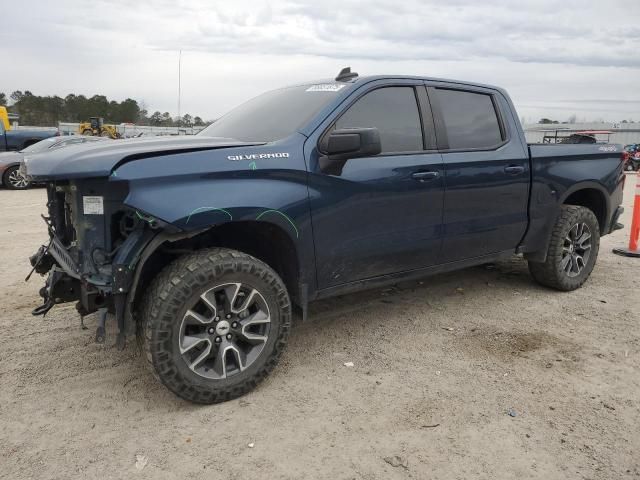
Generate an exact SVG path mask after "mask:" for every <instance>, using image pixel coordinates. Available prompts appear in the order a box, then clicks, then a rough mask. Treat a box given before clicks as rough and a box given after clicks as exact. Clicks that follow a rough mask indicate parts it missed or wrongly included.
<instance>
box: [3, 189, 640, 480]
mask: <svg viewBox="0 0 640 480" xmlns="http://www.w3.org/2000/svg"><path fill="white" fill-rule="evenodd" d="M632 183H633V179H632V178H628V181H627V185H628V186H627V192H626V196H625V207H626V209H627V212H626V213H625V218H624V219H623V221H624V222H625V223H626V224H628V223H629V222H630V212H631V207H632V201H633V197H632V193H633V191H632V188H631V187H630V186H629V184H632ZM44 202H45V192H44V190H43V189H34V190H30V191H26V192H11V191H6V190H0V245H1V246H2V249H1V251H0V302H1V303H2V305H3V308H2V310H0V331H1V332H2V333H1V334H0V425H1V427H2V428H1V429H0V478H10V479H18V478H39V479H49V478H60V479H70V478H101V479H107V478H125V477H129V478H131V477H130V476H131V475H134V476H135V477H136V478H154V479H156V478H158V479H163V478H167V479H174V478H190V479H200V478H202V479H204V478H207V479H216V478H220V479H249V478H269V479H275V478H287V479H288V478H291V479H306V478H314V479H315V478H327V479H361V478H362V479H396V478H416V479H436V478H437V479H445V478H447V479H448V478H459V479H468V478H486V479H501V478H540V479H556V478H557V479H560V478H562V479H564V478H588V479H614V478H615V479H618V478H640V402H639V400H638V398H640V374H639V367H640V340H639V338H640V324H639V320H640V298H639V297H638V295H637V293H636V292H637V291H636V290H635V288H637V285H638V277H639V274H640V260H636V259H628V258H622V257H618V256H615V255H613V254H612V253H611V248H612V247H614V246H621V245H625V244H626V242H627V238H628V237H627V235H628V231H629V230H628V225H627V227H626V228H625V230H623V231H619V232H616V233H615V234H613V235H610V236H608V237H605V238H604V239H603V241H602V244H601V251H600V258H599V260H598V264H597V266H596V269H595V271H594V273H593V275H592V276H591V279H590V280H589V281H588V282H587V284H586V285H585V286H584V287H583V288H581V289H580V290H578V291H575V292H572V293H559V292H555V291H551V290H547V289H544V288H542V287H539V286H537V285H536V284H534V283H533V282H532V280H531V279H530V277H529V275H528V273H527V268H526V265H525V263H524V262H523V261H521V260H520V259H517V258H514V259H513V260H510V261H505V262H502V263H498V264H496V265H492V266H485V267H477V268H471V269H467V270H464V271H461V272H456V273H451V274H446V275H440V276H435V277H431V278H429V279H426V280H424V281H421V282H411V283H406V284H400V285H398V286H396V287H394V288H391V289H384V290H375V291H370V292H364V293H360V294H357V295H351V296H348V297H341V298H337V299H332V300H328V301H322V302H319V303H316V304H314V305H313V306H312V308H311V315H310V321H309V322H306V323H304V324H298V325H296V327H295V328H294V330H293V333H292V335H291V338H290V342H289V348H288V351H287V352H286V353H285V355H284V357H283V360H282V362H281V364H280V365H279V367H278V368H277V369H276V370H275V372H274V373H273V374H272V375H271V377H270V378H269V379H267V381H266V382H264V383H263V384H262V385H260V387H259V388H258V389H257V390H255V391H254V392H252V393H250V394H249V395H247V396H245V397H243V398H241V399H239V400H234V401H231V402H227V403H225V404H221V405H214V406H208V407H202V406H194V405H191V404H188V403H186V402H184V401H182V400H180V399H178V398H176V397H174V396H173V395H172V394H171V393H169V392H168V391H167V390H165V389H164V388H163V387H162V386H161V385H159V384H158V383H156V382H155V380H154V379H153V378H152V376H151V375H150V373H149V372H148V371H147V369H146V366H145V365H144V362H143V359H142V357H141V355H140V352H139V351H138V350H137V347H136V345H135V342H130V344H129V345H128V347H127V350H126V351H125V352H118V351H117V350H116V349H115V347H114V346H113V344H112V342H113V339H114V335H113V329H112V330H111V332H110V333H111V336H110V339H111V344H110V345H108V346H100V345H96V344H95V343H94V342H93V337H94V333H95V325H96V318H95V316H91V317H88V318H87V319H86V323H87V325H88V326H89V329H88V330H81V329H80V322H79V318H78V316H77V314H76V313H75V309H74V307H73V305H68V306H61V307H57V308H54V309H53V310H52V311H51V312H50V313H49V314H48V315H47V316H46V317H45V318H44V319H43V318H41V317H32V316H31V313H30V312H31V309H32V308H34V307H35V306H37V305H38V304H39V297H38V295H37V291H38V289H39V288H40V286H41V285H42V279H41V278H40V277H39V276H37V275H36V276H35V277H33V278H32V279H31V280H30V281H29V282H28V283H26V284H25V283H24V277H25V275H26V273H27V272H28V266H27V256H28V255H30V254H32V253H33V252H34V251H35V250H36V248H37V247H38V245H39V244H40V243H41V242H43V241H44V240H45V230H44V225H43V223H42V221H41V219H40V218H39V213H40V212H42V211H43V210H44V208H43V205H44ZM347 362H353V364H354V366H353V367H346V366H344V364H345V363H347Z"/></svg>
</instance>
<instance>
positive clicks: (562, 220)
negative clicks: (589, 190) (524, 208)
mask: <svg viewBox="0 0 640 480" xmlns="http://www.w3.org/2000/svg"><path fill="white" fill-rule="evenodd" d="M599 248H600V227H599V224H598V219H597V218H596V216H595V215H594V213H593V212H592V211H591V210H589V209H588V208H585V207H579V206H575V205H563V206H562V207H561V210H560V215H559V216H558V219H557V220H556V224H555V226H554V227H553V232H552V234H551V240H550V242H549V247H548V249H547V259H546V261H545V262H531V261H530V262H529V271H530V272H531V275H532V276H533V278H534V279H535V280H536V281H537V282H538V283H540V284H542V285H545V286H547V287H551V288H555V289H557V290H563V291H570V290H575V289H576V288H579V287H580V286H582V284H583V283H584V282H586V280H587V279H588V278H589V275H591V271H592V270H593V267H594V265H595V263H596V259H597V257H598V250H599Z"/></svg>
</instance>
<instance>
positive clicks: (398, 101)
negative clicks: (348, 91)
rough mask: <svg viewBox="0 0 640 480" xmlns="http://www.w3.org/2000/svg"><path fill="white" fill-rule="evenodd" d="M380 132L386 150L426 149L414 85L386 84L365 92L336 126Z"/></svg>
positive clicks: (386, 151)
mask: <svg viewBox="0 0 640 480" xmlns="http://www.w3.org/2000/svg"><path fill="white" fill-rule="evenodd" d="M371 127H375V128H377V129H378V131H379V132H380V143H381V144H382V153H391V152H393V153H400V152H415V151H418V150H422V149H423V145H422V127H421V124H420V114H419V112H418V103H417V101H416V95H415V92H414V89H413V87H384V88H379V89H377V90H373V91H371V92H369V93H367V94H365V95H364V96H363V97H362V98H360V99H359V100H358V101H356V103H354V104H353V105H352V106H351V107H349V109H348V110H347V111H346V112H345V113H344V114H343V115H342V116H341V117H340V118H339V119H338V121H337V122H336V128H338V129H342V128H371Z"/></svg>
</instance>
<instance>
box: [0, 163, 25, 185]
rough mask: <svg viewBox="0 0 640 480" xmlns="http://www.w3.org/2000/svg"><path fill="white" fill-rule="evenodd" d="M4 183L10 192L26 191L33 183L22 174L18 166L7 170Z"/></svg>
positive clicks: (3, 179)
mask: <svg viewBox="0 0 640 480" xmlns="http://www.w3.org/2000/svg"><path fill="white" fill-rule="evenodd" d="M2 183H4V186H5V187H7V188H8V189H10V190H26V189H27V188H29V186H30V185H31V182H29V180H27V179H26V178H25V177H24V175H22V174H21V173H20V167H19V166H18V165H15V166H13V167H9V168H7V170H6V171H5V172H4V176H3V178H2Z"/></svg>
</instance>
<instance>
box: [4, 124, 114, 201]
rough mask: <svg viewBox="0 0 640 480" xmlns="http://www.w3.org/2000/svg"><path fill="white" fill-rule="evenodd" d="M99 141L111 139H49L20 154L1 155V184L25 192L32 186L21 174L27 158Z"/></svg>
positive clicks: (64, 137)
mask: <svg viewBox="0 0 640 480" xmlns="http://www.w3.org/2000/svg"><path fill="white" fill-rule="evenodd" d="M99 141H109V139H107V138H102V137H89V136H84V135H83V136H80V135H77V136H76V135H72V136H59V137H49V138H45V139H44V140H41V141H39V142H37V143H34V144H33V145H29V146H28V147H27V148H24V149H22V150H20V151H19V152H3V153H0V183H2V185H3V186H5V187H6V188H8V189H10V190H25V189H27V188H29V187H30V186H31V184H30V182H29V180H27V179H26V178H25V177H24V175H22V173H21V172H20V162H22V160H23V158H24V157H25V156H27V155H28V156H30V157H31V156H34V155H43V154H46V152H48V151H51V150H53V149H58V148H63V147H66V146H69V145H77V144H80V143H87V142H99Z"/></svg>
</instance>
